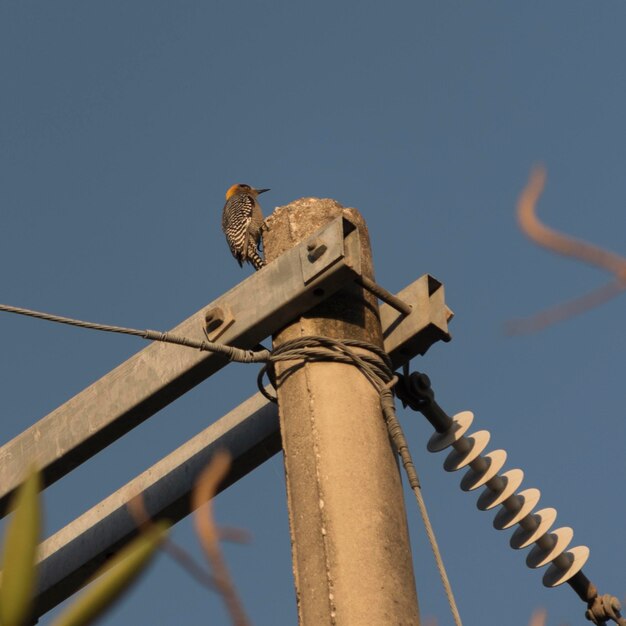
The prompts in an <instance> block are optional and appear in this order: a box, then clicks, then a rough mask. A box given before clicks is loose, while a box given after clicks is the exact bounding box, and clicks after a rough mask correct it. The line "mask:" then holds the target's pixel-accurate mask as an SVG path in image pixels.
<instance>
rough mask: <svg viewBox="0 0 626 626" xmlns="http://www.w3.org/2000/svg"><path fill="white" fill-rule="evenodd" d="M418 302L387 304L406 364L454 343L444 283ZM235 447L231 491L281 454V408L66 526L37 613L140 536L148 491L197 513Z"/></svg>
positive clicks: (150, 507) (44, 572)
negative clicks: (211, 468) (206, 474)
mask: <svg viewBox="0 0 626 626" xmlns="http://www.w3.org/2000/svg"><path fill="white" fill-rule="evenodd" d="M396 295H397V297H399V298H400V299H402V300H403V301H404V302H406V303H408V304H409V305H411V307H412V310H411V313H410V315H408V316H403V315H402V314H401V313H398V311H396V310H395V309H393V308H392V307H390V306H389V305H386V304H383V305H382V306H381V307H380V317H381V321H382V327H383V334H384V336H385V350H386V351H387V353H388V354H390V356H391V359H392V362H393V364H394V367H395V368H398V367H401V366H402V365H403V364H404V363H406V362H408V361H409V360H410V359H411V358H413V357H414V356H416V355H418V354H424V353H425V352H426V350H428V348H429V347H430V346H431V345H432V344H433V343H434V342H435V341H438V340H443V341H447V340H449V339H450V335H449V334H448V325H447V323H448V321H449V320H450V318H451V317H452V313H451V311H450V310H449V309H448V307H447V306H446V305H445V302H444V291H443V286H442V285H441V283H439V282H438V281H437V280H436V279H434V278H432V277H431V276H429V275H424V276H422V277H421V278H419V279H418V280H416V281H415V282H413V283H412V284H411V285H409V286H408V287H406V288H405V289H403V290H402V291H401V292H400V293H398V294H396ZM218 448H227V449H228V450H229V451H230V453H231V454H232V456H233V459H234V462H233V467H232V469H231V471H230V474H229V475H228V477H227V479H226V480H225V482H224V484H223V485H222V486H221V489H225V488H226V487H228V486H229V485H231V484H232V483H234V482H235V481H237V480H238V479H239V478H241V477H243V476H244V475H245V474H247V473H248V472H250V471H252V470H253V469H255V468H256V467H258V466H259V465H261V464H262V463H263V462H265V461H266V460H268V459H269V458H271V457H272V456H273V455H274V454H276V453H277V452H278V451H279V450H280V433H279V427H278V412H277V410H276V405H275V404H273V403H271V402H268V401H267V400H266V399H265V398H264V397H263V396H262V395H261V394H259V393H257V394H256V395H254V396H252V397H251V398H249V399H248V400H246V401H245V402H244V403H243V404H241V405H239V407H237V408H236V409H234V410H233V411H231V412H230V413H228V414H227V415H225V416H224V417H222V418H221V419H219V420H218V421H216V422H214V423H213V424H212V425H211V426H209V427H208V428H206V429H205V430H204V431H202V432H201V433H200V434H198V435H196V436H195V437H193V438H192V439H191V440H190V441H188V442H187V443H185V444H183V445H182V446H180V447H179V448H178V449H177V450H175V451H174V452H172V453H171V454H169V455H168V456H166V457H165V458H163V459H162V460H161V461H159V462H158V463H157V464H156V465H154V466H152V467H151V468H150V469H149V470H147V471H146V472H144V473H143V474H141V475H139V476H137V477H136V478H134V479H133V480H131V481H130V482H128V483H127V484H126V485H125V486H124V487H122V488H121V489H119V490H118V491H116V492H115V493H114V494H112V495H111V496H109V497H108V498H106V499H105V500H103V501H102V502H100V503H99V504H97V505H96V506H94V507H93V508H92V509H90V510H89V511H87V512H86V513H84V514H83V515H81V516H80V517H78V518H77V519H76V520H74V521H73V522H71V523H70V524H68V525H67V526H65V527H64V528H62V529H61V530H60V531H59V532H57V533H56V534H54V535H53V536H52V537H50V538H49V539H47V540H46V541H44V542H43V543H42V545H41V546H40V552H39V588H38V592H37V596H36V615H38V616H39V615H42V614H43V613H45V612H46V611H48V610H50V609H51V608H53V607H54V606H56V605H57V604H59V603H60V602H62V601H63V600H65V599H66V598H68V597H69V596H70V595H72V594H73V593H75V592H76V591H77V590H78V589H79V588H80V587H81V586H82V585H83V584H84V583H85V581H86V580H87V579H88V578H89V576H91V575H92V574H93V573H94V572H95V571H96V569H97V568H98V567H99V566H100V565H101V564H102V563H103V562H104V561H105V560H106V559H107V558H108V557H109V556H110V555H111V554H113V553H114V552H116V551H117V550H118V549H119V548H120V547H122V546H123V545H125V544H126V543H127V542H128V541H129V540H130V539H131V538H132V537H133V536H134V534H135V532H136V524H135V522H134V521H133V519H132V518H131V516H130V515H129V513H128V511H127V504H128V502H129V501H130V500H131V499H132V498H133V497H135V496H136V495H138V494H143V497H144V500H145V503H146V508H147V511H148V513H149V515H150V516H151V517H152V518H153V519H158V518H161V517H166V518H168V519H170V520H172V521H173V522H177V521H179V520H180V519H182V518H183V517H185V516H186V515H188V514H189V512H190V505H189V494H190V492H191V489H192V487H193V484H194V482H195V480H196V477H197V476H198V474H199V473H200V471H201V470H202V469H203V468H204V467H205V466H206V464H207V463H208V461H209V459H210V458H211V456H212V454H213V453H214V451H215V450H216V449H218Z"/></svg>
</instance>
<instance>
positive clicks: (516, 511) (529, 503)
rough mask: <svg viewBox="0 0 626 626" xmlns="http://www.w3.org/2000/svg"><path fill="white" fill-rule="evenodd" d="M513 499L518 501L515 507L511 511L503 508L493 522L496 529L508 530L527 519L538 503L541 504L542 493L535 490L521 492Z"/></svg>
mask: <svg viewBox="0 0 626 626" xmlns="http://www.w3.org/2000/svg"><path fill="white" fill-rule="evenodd" d="M513 498H516V499H517V501H516V503H515V507H514V508H512V509H510V510H509V509H508V508H503V509H501V510H500V511H498V514H497V515H496V516H495V518H494V520H493V527H494V528H497V529H498V530H506V529H507V528H511V526H513V525H514V524H517V522H519V521H520V520H521V519H522V518H524V517H526V516H527V515H528V514H529V513H530V512H531V511H532V510H533V509H534V508H535V507H536V506H537V502H539V498H541V491H539V489H534V488H531V489H525V490H524V491H520V492H519V493H518V494H517V495H516V496H513ZM503 506H505V505H503Z"/></svg>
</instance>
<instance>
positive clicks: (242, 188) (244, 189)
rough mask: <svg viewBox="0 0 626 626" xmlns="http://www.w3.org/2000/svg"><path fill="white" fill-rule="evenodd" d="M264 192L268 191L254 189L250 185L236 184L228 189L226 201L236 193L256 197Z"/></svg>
mask: <svg viewBox="0 0 626 626" xmlns="http://www.w3.org/2000/svg"><path fill="white" fill-rule="evenodd" d="M266 191H269V189H255V188H254V187H250V185H244V184H243V183H237V184H236V185H233V186H232V187H229V188H228V191H227V192H226V200H228V199H229V198H230V197H231V196H234V195H235V194H236V193H247V194H249V195H251V196H254V197H256V196H258V195H259V194H260V193H265V192H266Z"/></svg>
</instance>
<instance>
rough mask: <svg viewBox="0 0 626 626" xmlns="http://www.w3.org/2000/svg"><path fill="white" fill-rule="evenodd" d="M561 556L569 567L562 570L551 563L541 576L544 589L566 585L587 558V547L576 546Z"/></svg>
mask: <svg viewBox="0 0 626 626" xmlns="http://www.w3.org/2000/svg"><path fill="white" fill-rule="evenodd" d="M563 556H565V557H567V558H568V560H569V565H568V566H567V567H566V568H565V569H562V568H560V567H557V566H556V565H555V564H554V563H552V565H550V567H549V568H548V569H547V570H546V573H545V574H544V575H543V584H544V585H545V586H546V587H558V586H559V585H562V584H563V583H566V582H567V581H568V580H569V579H570V578H571V577H572V576H574V575H575V574H578V572H580V570H581V569H582V568H583V565H584V564H585V563H586V562H587V559H588V558H589V548H588V547H587V546H576V547H575V548H571V549H570V550H568V551H567V552H564V553H563Z"/></svg>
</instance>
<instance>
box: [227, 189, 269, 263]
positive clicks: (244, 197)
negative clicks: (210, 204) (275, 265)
mask: <svg viewBox="0 0 626 626" xmlns="http://www.w3.org/2000/svg"><path fill="white" fill-rule="evenodd" d="M266 191H269V189H255V188H254V187H250V185H243V184H238V185H233V186H232V187H230V188H229V189H228V191H227V192H226V204H225V205H224V210H223V212H222V230H223V231H224V234H225V235H226V241H227V242H228V245H229V247H230V251H231V252H232V253H233V256H234V257H235V258H236V259H237V262H238V263H239V265H240V266H243V261H248V263H252V265H254V269H257V270H259V269H261V268H262V267H263V266H264V265H265V261H264V260H263V258H262V257H261V254H260V253H259V248H258V245H259V241H260V240H261V231H262V230H263V213H262V212H261V206H260V205H259V203H258V202H257V196H258V195H259V194H260V193H265V192H266Z"/></svg>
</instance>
